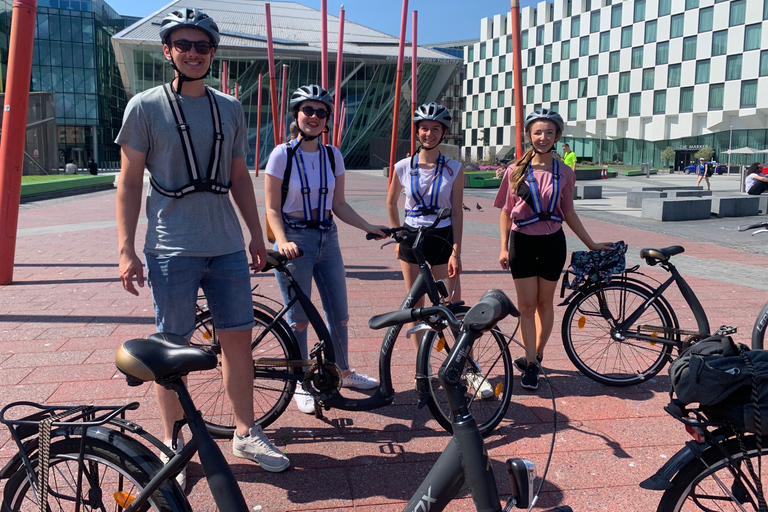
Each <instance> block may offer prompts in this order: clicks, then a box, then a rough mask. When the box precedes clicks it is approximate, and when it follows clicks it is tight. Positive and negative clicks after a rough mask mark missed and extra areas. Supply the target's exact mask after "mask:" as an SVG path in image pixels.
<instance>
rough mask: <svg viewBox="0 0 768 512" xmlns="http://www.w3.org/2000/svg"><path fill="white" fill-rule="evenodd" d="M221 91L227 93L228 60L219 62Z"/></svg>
mask: <svg viewBox="0 0 768 512" xmlns="http://www.w3.org/2000/svg"><path fill="white" fill-rule="evenodd" d="M221 92H223V93H224V94H229V62H227V61H224V62H222V63H221Z"/></svg>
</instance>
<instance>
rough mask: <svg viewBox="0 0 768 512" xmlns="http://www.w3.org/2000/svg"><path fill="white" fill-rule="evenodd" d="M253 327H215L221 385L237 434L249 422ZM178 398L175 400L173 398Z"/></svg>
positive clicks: (245, 432) (247, 428)
mask: <svg viewBox="0 0 768 512" xmlns="http://www.w3.org/2000/svg"><path fill="white" fill-rule="evenodd" d="M252 332H253V330H252V329H248V330H246V331H218V332H217V334H218V336H219V341H221V368H222V376H223V379H224V389H226V390H227V396H228V397H229V401H230V402H231V403H232V412H233V413H234V415H235V425H236V427H237V435H239V436H246V435H248V432H249V431H250V428H251V426H252V425H253V356H252V355H251V335H252ZM177 402H178V401H177Z"/></svg>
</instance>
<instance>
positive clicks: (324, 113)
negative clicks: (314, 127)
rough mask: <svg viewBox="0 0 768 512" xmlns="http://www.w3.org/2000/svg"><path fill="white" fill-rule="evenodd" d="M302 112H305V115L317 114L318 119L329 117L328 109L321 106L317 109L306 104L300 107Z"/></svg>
mask: <svg viewBox="0 0 768 512" xmlns="http://www.w3.org/2000/svg"><path fill="white" fill-rule="evenodd" d="M300 110H301V111H302V112H304V115H305V116H307V117H312V116H317V118H318V119H325V118H326V117H328V111H327V110H325V109H324V108H319V109H317V110H315V109H314V108H312V107H310V106H304V107H301V109H300Z"/></svg>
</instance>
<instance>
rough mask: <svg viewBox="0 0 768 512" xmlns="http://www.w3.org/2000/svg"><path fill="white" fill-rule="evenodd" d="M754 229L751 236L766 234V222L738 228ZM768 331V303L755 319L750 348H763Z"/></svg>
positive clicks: (740, 229)
mask: <svg viewBox="0 0 768 512" xmlns="http://www.w3.org/2000/svg"><path fill="white" fill-rule="evenodd" d="M751 229H755V230H757V231H754V232H753V233H752V236H755V235H760V234H763V233H768V221H765V222H758V223H757V224H748V225H746V226H739V231H749V230H751ZM766 330H768V302H766V303H765V306H763V309H761V310H760V313H759V314H758V315H757V318H756V319H755V325H754V326H753V327H752V348H753V349H759V350H762V349H764V348H765V331H766Z"/></svg>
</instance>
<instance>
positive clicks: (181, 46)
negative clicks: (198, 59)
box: [171, 39, 213, 55]
mask: <svg viewBox="0 0 768 512" xmlns="http://www.w3.org/2000/svg"><path fill="white" fill-rule="evenodd" d="M171 45H173V47H174V48H176V51H177V52H181V53H187V52H188V51H189V50H191V49H192V46H193V45H194V46H195V51H196V52H197V53H199V54H200V55H208V54H209V53H211V49H213V45H212V44H211V43H209V42H208V41H194V42H193V41H187V40H186V39H177V40H176V41H172V42H171Z"/></svg>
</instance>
